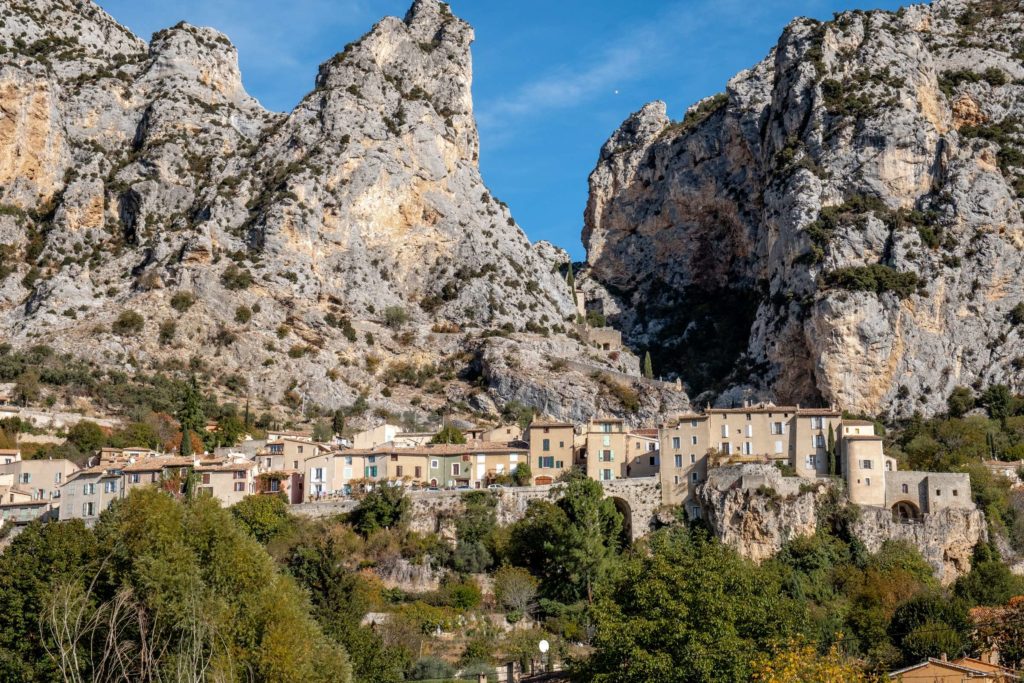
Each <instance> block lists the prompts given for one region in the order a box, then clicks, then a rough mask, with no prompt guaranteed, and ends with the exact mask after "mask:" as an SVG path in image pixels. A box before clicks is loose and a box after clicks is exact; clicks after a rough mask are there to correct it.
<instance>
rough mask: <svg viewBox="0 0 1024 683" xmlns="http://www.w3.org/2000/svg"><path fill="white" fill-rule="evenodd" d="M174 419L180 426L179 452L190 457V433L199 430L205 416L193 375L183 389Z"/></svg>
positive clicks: (201, 399)
mask: <svg viewBox="0 0 1024 683" xmlns="http://www.w3.org/2000/svg"><path fill="white" fill-rule="evenodd" d="M175 417H177V418H178V424H180V425H181V448H180V452H181V454H182V455H192V432H198V431H199V430H201V429H202V428H203V423H204V422H205V421H206V416H205V415H203V397H202V395H201V394H200V393H199V386H198V385H197V384H196V377H195V375H192V379H191V380H190V381H189V383H188V385H187V386H186V387H185V393H184V394H183V395H182V398H181V406H180V407H179V408H178V414H177V415H175Z"/></svg>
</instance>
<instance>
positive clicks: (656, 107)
mask: <svg viewBox="0 0 1024 683" xmlns="http://www.w3.org/2000/svg"><path fill="white" fill-rule="evenodd" d="M670 123H671V119H669V117H668V113H667V110H666V106H665V103H664V102H662V101H661V100H655V101H653V102H648V103H647V104H645V105H644V106H643V107H641V108H640V109H639V110H638V111H635V112H633V113H632V114H630V115H629V117H628V118H627V119H626V120H625V121H623V122H622V125H620V126H619V127H618V129H617V130H616V131H615V132H614V133H612V135H611V137H610V138H608V141H607V142H605V144H604V146H603V147H602V148H601V156H602V157H607V156H609V155H611V154H613V153H615V152H617V151H619V150H622V149H625V148H629V147H635V146H637V145H643V144H646V143H648V142H650V141H651V140H652V139H653V138H654V137H655V136H657V135H658V133H660V132H661V131H663V130H664V129H665V127H666V126H667V125H669V124H670Z"/></svg>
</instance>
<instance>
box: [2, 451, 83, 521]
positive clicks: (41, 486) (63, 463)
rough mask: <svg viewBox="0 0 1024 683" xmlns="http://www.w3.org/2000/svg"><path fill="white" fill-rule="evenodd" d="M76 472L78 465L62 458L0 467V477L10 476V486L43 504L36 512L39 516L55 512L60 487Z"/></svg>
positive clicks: (7, 464)
mask: <svg viewBox="0 0 1024 683" xmlns="http://www.w3.org/2000/svg"><path fill="white" fill-rule="evenodd" d="M77 471H78V465H76V464H75V463H73V462H71V461H70V460H66V459H64V458H58V459H56V460H54V459H51V458H47V459H39V460H15V461H13V462H10V463H6V464H2V465H0V475H10V477H11V480H12V481H11V484H12V486H15V487H17V488H18V489H20V490H22V491H26V492H28V493H29V494H30V496H31V499H32V500H33V501H41V502H43V503H45V505H44V506H42V508H41V509H39V510H38V512H39V513H40V514H43V513H45V512H48V511H50V510H56V508H57V507H58V506H59V505H60V487H61V486H62V485H63V484H64V482H65V481H67V480H68V478H70V477H71V475H72V474H74V473H75V472H77ZM8 502H9V501H8Z"/></svg>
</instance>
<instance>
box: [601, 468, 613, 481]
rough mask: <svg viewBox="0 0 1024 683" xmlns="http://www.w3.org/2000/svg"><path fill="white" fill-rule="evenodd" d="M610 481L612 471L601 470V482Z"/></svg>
mask: <svg viewBox="0 0 1024 683" xmlns="http://www.w3.org/2000/svg"><path fill="white" fill-rule="evenodd" d="M611 479H612V471H611V470H601V480H602V481H611Z"/></svg>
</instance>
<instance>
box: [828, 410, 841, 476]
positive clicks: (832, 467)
mask: <svg viewBox="0 0 1024 683" xmlns="http://www.w3.org/2000/svg"><path fill="white" fill-rule="evenodd" d="M837 460H838V457H836V433H835V431H834V430H833V429H832V423H831V422H829V423H828V473H829V474H831V475H832V476H835V475H837V474H839V472H838V471H837V470H836V461H837Z"/></svg>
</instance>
